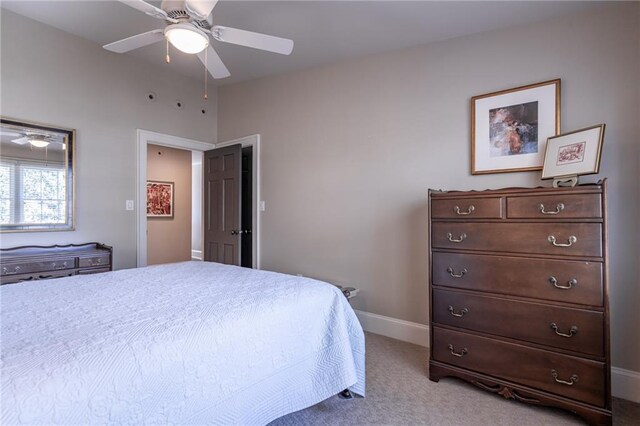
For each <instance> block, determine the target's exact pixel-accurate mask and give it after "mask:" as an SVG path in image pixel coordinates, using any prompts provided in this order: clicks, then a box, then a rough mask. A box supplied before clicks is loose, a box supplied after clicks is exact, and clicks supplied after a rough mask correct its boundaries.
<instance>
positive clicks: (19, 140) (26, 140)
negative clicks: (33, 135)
mask: <svg viewBox="0 0 640 426" xmlns="http://www.w3.org/2000/svg"><path fill="white" fill-rule="evenodd" d="M11 142H13V143H17V144H18V145H24V144H25V143H28V142H29V138H28V137H26V136H23V137H21V138H18V139H12V140H11Z"/></svg>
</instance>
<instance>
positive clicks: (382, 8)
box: [1, 0, 606, 84]
mask: <svg viewBox="0 0 640 426" xmlns="http://www.w3.org/2000/svg"><path fill="white" fill-rule="evenodd" d="M151 3H154V4H156V5H158V6H159V5H160V2H159V1H152V2H151ZM604 3H606V2H592V1H557V2H552V1H549V2H547V1H511V2H509V1H506V2H505V1H497V2H496V1H465V2H460V1H454V2H451V1H449V2H447V1H395V0H394V1H237V0H236V1H220V2H219V3H218V4H217V6H216V7H215V9H214V10H213V23H214V25H224V26H228V27H236V28H242V29H245V30H250V31H256V32H261V33H266V34H271V35H276V36H280V37H286V38H290V39H292V40H294V42H295V47H294V50H293V53H292V54H291V55H290V56H282V55H277V54H273V53H267V52H262V51H258V50H254V49H250V48H246V47H241V46H235V45H228V44H224V43H220V42H217V41H215V40H214V41H213V47H214V49H216V51H217V52H218V53H219V55H220V57H221V58H222V60H223V61H224V63H225V64H226V65H227V68H228V69H229V71H230V72H231V77H228V78H226V79H223V80H218V81H217V84H229V83H234V82H238V81H242V80H248V79H253V78H257V77H262V76H266V75H272V74H278V73H283V72H287V71H293V70H299V69H304V68H309V67H314V66H319V65H322V64H328V63H332V62H336V61H339V60H341V59H345V58H351V57H357V56H364V55H369V54H373V53H379V52H383V51H387V50H393V49H401V48H406V47H411V46H417V45H421V44H425V43H429V42H433V41H437V40H443V39H447V38H452V37H458V36H463V35H468V34H474V33H479V32H483V31H490V30H493V29H497V28H503V27H517V26H518V25H523V24H526V23H529V22H534V21H540V20H544V19H550V18H553V17H556V16H561V15H567V14H573V13H579V12H581V11H584V10H586V9H589V8H594V7H599V6H602V5H603V4H604ZM1 5H2V7H3V8H5V9H8V10H11V11H13V12H16V13H19V14H21V15H24V16H27V17H30V18H32V19H35V20H37V21H40V22H43V23H46V24H48V25H51V26H53V27H55V28H59V29H61V30H63V31H66V32H68V33H71V34H74V35H77V36H79V37H82V38H85V39H87V40H90V41H93V42H95V43H98V44H100V45H104V44H107V43H110V42H113V41H116V40H120V39H122V38H125V37H129V36H132V35H135V34H138V33H142V32H145V31H149V30H152V29H154V28H163V27H164V23H163V22H162V21H159V20H157V19H154V18H152V17H149V16H147V15H145V14H143V13H142V12H139V11H137V10H135V9H132V8H130V7H128V6H126V5H124V4H121V3H119V2H117V1H24V0H22V1H5V0H3V1H2V3H1ZM164 48H165V47H164V44H163V43H159V44H155V45H152V46H147V47H144V48H141V49H138V50H135V51H133V52H131V53H127V54H128V55H131V56H134V57H137V58H141V59H143V60H146V61H148V62H151V63H154V64H157V65H158V66H170V67H172V68H173V69H175V70H176V72H179V73H181V74H184V75H187V76H189V77H192V78H195V79H198V80H200V79H202V78H204V68H203V67H202V64H201V63H200V61H199V60H198V59H197V58H196V57H195V56H191V55H186V54H183V53H181V52H178V51H175V49H174V53H173V54H172V62H171V64H170V65H165V64H164ZM114 55H115V53H114Z"/></svg>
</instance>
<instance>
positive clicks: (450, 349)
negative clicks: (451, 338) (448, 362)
mask: <svg viewBox="0 0 640 426" xmlns="http://www.w3.org/2000/svg"><path fill="white" fill-rule="evenodd" d="M449 352H451V355H453V356H458V357H461V356H465V355H466V354H467V352H469V351H468V350H467V348H462V350H461V351H460V352H456V351H455V350H454V348H453V345H449Z"/></svg>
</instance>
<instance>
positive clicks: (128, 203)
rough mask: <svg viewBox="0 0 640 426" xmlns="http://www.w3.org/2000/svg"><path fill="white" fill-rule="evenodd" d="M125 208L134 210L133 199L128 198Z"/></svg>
mask: <svg viewBox="0 0 640 426" xmlns="http://www.w3.org/2000/svg"><path fill="white" fill-rule="evenodd" d="M125 209H127V210H133V200H127V202H126V204H125Z"/></svg>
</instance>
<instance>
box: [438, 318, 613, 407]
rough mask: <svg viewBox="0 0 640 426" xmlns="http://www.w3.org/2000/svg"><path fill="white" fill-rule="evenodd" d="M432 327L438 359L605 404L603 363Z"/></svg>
mask: <svg viewBox="0 0 640 426" xmlns="http://www.w3.org/2000/svg"><path fill="white" fill-rule="evenodd" d="M432 330H433V347H432V354H433V359H434V360H436V361H440V362H444V363H447V364H452V365H456V366H458V367H462V368H466V369H469V370H473V371H477V372H480V373H484V374H488V375H491V376H494V377H499V378H501V379H504V380H510V381H512V382H515V383H520V384H523V385H525V386H530V387H533V388H536V389H542V390H544V391H547V392H550V393H553V394H556V395H560V396H563V397H566V398H571V399H574V400H578V401H582V402H586V403H589V404H593V405H597V406H599V407H604V406H605V388H606V386H605V366H604V363H601V362H597V361H592V360H588V359H583V358H579V357H574V356H569V355H562V354H558V353H554V352H550V351H546V350H542V349H535V348H530V347H527V346H523V345H517V344H513V343H507V342H503V341H500V340H496V339H489V338H485V337H480V336H474V335H471V334H467V333H464V332H457V331H453V330H446V329H442V328H439V327H433V329H432ZM560 381H562V382H566V384H565V383H561V382H560ZM571 383H573V384H571Z"/></svg>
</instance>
